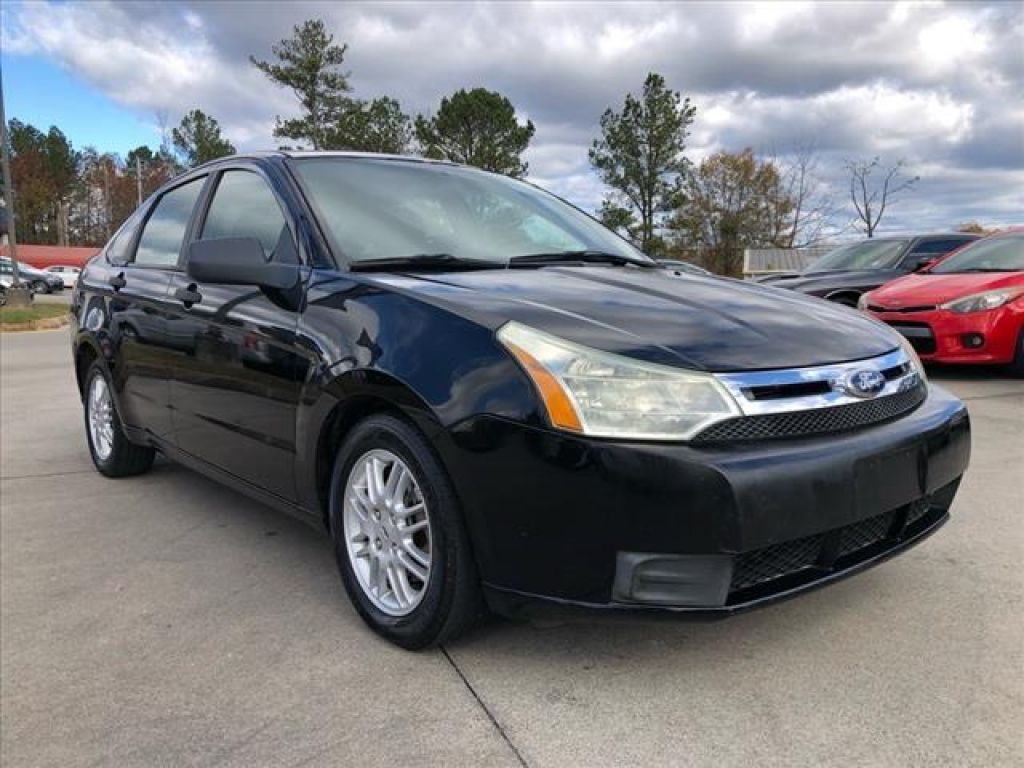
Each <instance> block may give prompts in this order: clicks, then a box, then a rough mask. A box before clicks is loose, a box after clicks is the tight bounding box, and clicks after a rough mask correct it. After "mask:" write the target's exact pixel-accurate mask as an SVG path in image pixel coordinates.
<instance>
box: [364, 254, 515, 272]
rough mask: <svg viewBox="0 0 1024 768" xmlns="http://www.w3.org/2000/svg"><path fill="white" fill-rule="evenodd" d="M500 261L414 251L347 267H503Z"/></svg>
mask: <svg viewBox="0 0 1024 768" xmlns="http://www.w3.org/2000/svg"><path fill="white" fill-rule="evenodd" d="M504 268H505V264H504V262H501V261H489V260H487V259H470V258H466V257H464V256H456V255H455V254H452V253H416V254H413V255H411V256H397V257H395V258H392V259H363V260H362V261H353V262H352V263H351V264H350V265H349V269H350V270H352V271H353V272H388V271H390V270H400V269H406V270H408V269H504Z"/></svg>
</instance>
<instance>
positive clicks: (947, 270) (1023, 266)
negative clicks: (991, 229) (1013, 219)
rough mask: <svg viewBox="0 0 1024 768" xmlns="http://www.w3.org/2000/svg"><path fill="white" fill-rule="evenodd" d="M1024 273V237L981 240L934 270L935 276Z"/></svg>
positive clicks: (932, 271)
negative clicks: (976, 273) (967, 273)
mask: <svg viewBox="0 0 1024 768" xmlns="http://www.w3.org/2000/svg"><path fill="white" fill-rule="evenodd" d="M1021 270H1024V234H1020V235H1004V236H1003V237H997V238H992V239H989V240H977V241H975V242H973V243H971V244H970V245H968V246H966V247H964V248H961V249H960V250H959V251H957V252H956V253H954V254H953V255H952V256H950V257H949V258H948V259H945V260H944V261H941V262H940V263H938V264H936V265H935V266H934V267H932V269H931V270H930V271H931V273H932V274H935V275H948V274H952V273H954V272H1020V271H1021Z"/></svg>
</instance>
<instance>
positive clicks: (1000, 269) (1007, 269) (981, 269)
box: [936, 267, 1021, 275]
mask: <svg viewBox="0 0 1024 768" xmlns="http://www.w3.org/2000/svg"><path fill="white" fill-rule="evenodd" d="M957 271H958V272H960V273H964V272H1020V271H1021V270H1020V269H1019V268H1017V269H1014V268H1013V267H968V268H967V269H959V270H957ZM936 274H940V275H941V274H942V273H941V272H937V273H936Z"/></svg>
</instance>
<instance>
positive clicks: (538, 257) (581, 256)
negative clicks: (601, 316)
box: [508, 251, 658, 267]
mask: <svg viewBox="0 0 1024 768" xmlns="http://www.w3.org/2000/svg"><path fill="white" fill-rule="evenodd" d="M579 262H584V263H595V264H618V265H622V264H635V265H636V266H638V267H656V266H658V265H657V264H656V263H655V262H653V261H651V262H648V261H640V259H631V258H629V257H628V256H623V255H622V254H618V253H608V252H607V251H556V252H552V253H527V254H524V255H523V256H513V257H512V258H511V259H509V260H508V264H509V266H510V267H516V266H531V265H535V264H572V263H579Z"/></svg>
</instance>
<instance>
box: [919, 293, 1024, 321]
mask: <svg viewBox="0 0 1024 768" xmlns="http://www.w3.org/2000/svg"><path fill="white" fill-rule="evenodd" d="M1022 295H1024V288H999V289H997V290H995V291H985V292H983V293H975V294H972V295H970V296H964V297H963V298H962V299H956V300H954V301H948V302H946V303H945V304H940V305H939V309H948V310H949V311H950V312H956V313H957V314H958V315H966V314H967V313H968V312H985V311H986V310H990V309H998V308H999V307H1001V306H1003V305H1004V304H1006V303H1007V302H1010V301H1013V300H1014V299H1016V298H1018V297H1019V296H1022Z"/></svg>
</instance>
